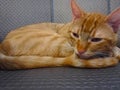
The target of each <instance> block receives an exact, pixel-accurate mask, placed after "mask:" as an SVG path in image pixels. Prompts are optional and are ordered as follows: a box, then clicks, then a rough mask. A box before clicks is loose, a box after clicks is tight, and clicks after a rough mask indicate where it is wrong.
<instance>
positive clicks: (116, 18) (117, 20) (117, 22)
mask: <svg viewBox="0 0 120 90" xmlns="http://www.w3.org/2000/svg"><path fill="white" fill-rule="evenodd" d="M107 22H108V24H109V25H110V26H111V27H112V28H113V30H114V32H115V33H117V32H118V29H119V26H120V8H118V9H116V10H114V11H113V12H112V13H110V14H109V15H108V16H107Z"/></svg>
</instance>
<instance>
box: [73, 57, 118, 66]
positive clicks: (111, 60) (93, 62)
mask: <svg viewBox="0 0 120 90" xmlns="http://www.w3.org/2000/svg"><path fill="white" fill-rule="evenodd" d="M74 58H75V59H74V61H73V66H74V67H82V68H104V67H110V66H115V65H117V64H118V63H119V60H118V59H117V58H115V57H106V58H95V59H89V60H85V59H80V58H78V57H76V56H75V55H74Z"/></svg>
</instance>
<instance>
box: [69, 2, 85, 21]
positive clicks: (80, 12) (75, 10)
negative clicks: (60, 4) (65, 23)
mask: <svg viewBox="0 0 120 90" xmlns="http://www.w3.org/2000/svg"><path fill="white" fill-rule="evenodd" d="M71 9H72V14H73V19H74V20H75V19H79V18H81V17H82V16H83V15H84V11H83V10H81V9H80V7H79V6H78V5H77V4H76V1H75V0H71Z"/></svg>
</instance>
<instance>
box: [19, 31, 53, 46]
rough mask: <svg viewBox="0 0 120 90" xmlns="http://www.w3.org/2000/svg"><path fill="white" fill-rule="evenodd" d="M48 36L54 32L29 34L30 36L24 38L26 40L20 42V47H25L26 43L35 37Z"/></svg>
mask: <svg viewBox="0 0 120 90" xmlns="http://www.w3.org/2000/svg"><path fill="white" fill-rule="evenodd" d="M47 36H52V34H38V35H36V34H33V33H32V34H28V36H26V38H24V40H22V42H21V43H20V44H19V47H24V45H25V44H26V43H28V42H29V41H30V40H31V39H34V38H40V37H47Z"/></svg>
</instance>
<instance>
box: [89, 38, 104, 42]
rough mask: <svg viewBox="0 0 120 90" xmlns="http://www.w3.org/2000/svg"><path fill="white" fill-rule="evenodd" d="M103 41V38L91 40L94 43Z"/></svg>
mask: <svg viewBox="0 0 120 90" xmlns="http://www.w3.org/2000/svg"><path fill="white" fill-rule="evenodd" d="M101 40H102V38H91V41H92V42H99V41H101Z"/></svg>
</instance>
